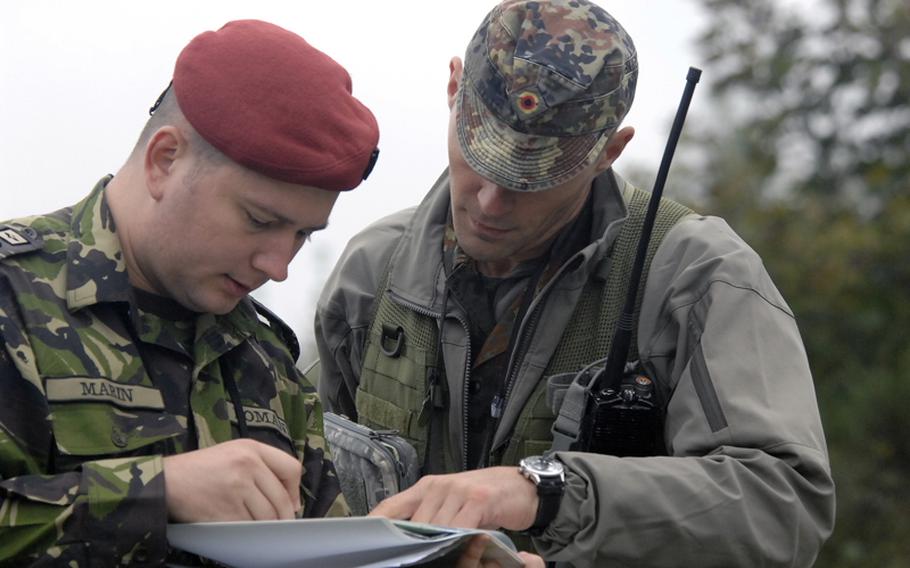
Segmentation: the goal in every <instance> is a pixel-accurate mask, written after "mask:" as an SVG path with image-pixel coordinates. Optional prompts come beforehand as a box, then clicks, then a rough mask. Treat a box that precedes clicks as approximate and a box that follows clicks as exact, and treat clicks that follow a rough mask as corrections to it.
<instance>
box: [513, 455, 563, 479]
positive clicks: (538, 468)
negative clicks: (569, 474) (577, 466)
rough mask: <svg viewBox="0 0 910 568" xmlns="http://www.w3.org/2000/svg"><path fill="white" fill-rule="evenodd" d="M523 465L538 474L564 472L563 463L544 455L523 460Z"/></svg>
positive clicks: (552, 474) (553, 474)
mask: <svg viewBox="0 0 910 568" xmlns="http://www.w3.org/2000/svg"><path fill="white" fill-rule="evenodd" d="M521 464H522V466H524V467H525V469H527V470H529V471H532V472H534V473H536V474H538V475H543V476H547V477H549V476H555V475H559V474H561V473H562V472H563V467H562V463H560V462H559V461H557V460H554V459H551V458H547V457H544V456H531V457H527V458H525V459H523V460H522V462H521Z"/></svg>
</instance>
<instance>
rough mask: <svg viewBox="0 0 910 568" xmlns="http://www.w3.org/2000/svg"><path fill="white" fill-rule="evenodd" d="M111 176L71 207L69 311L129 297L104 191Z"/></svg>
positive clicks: (128, 287) (68, 250)
mask: <svg viewBox="0 0 910 568" xmlns="http://www.w3.org/2000/svg"><path fill="white" fill-rule="evenodd" d="M112 178H113V176H111V175H107V176H105V177H103V178H102V179H101V180H100V181H99V182H98V183H97V184H95V187H94V189H92V192H91V193H90V194H89V195H88V196H87V197H86V198H85V199H83V200H82V201H80V202H79V203H77V204H76V205H75V206H73V214H72V218H71V220H70V228H71V235H72V238H71V240H70V241H69V243H68V245H67V250H66V268H67V270H66V304H67V307H68V308H69V309H70V310H78V309H80V308H84V307H86V306H91V305H93V304H98V303H101V302H128V301H129V299H130V283H129V278H128V277H127V274H126V263H125V262H124V259H123V250H122V249H121V247H120V241H119V240H118V239H117V233H116V231H115V228H114V217H113V215H111V210H110V208H109V207H108V204H107V199H106V198H105V193H104V188H105V187H106V186H107V184H108V182H110V181H111V179H112Z"/></svg>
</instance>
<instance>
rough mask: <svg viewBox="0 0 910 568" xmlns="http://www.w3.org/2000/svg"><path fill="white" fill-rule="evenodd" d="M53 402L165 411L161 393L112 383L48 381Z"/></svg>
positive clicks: (71, 379) (70, 379)
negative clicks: (106, 403)
mask: <svg viewBox="0 0 910 568" xmlns="http://www.w3.org/2000/svg"><path fill="white" fill-rule="evenodd" d="M44 390H45V395H46V396H47V400H48V401H49V402H79V401H94V402H110V403H113V404H115V405H117V406H122V407H126V408H151V409H163V408H164V399H163V398H162V397H161V392H159V391H158V389H155V388H152V387H145V386H142V385H126V384H123V383H118V382H115V381H111V380H108V379H100V378H92V377H65V378H57V379H47V381H46V382H45V384H44Z"/></svg>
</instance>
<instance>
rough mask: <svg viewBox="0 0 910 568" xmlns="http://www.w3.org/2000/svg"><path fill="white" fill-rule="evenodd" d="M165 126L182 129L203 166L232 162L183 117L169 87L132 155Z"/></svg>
mask: <svg viewBox="0 0 910 568" xmlns="http://www.w3.org/2000/svg"><path fill="white" fill-rule="evenodd" d="M165 125H174V126H177V127H178V128H180V130H181V132H183V133H184V135H185V136H186V139H187V141H188V143H189V146H190V149H191V151H192V152H193V153H194V154H195V155H196V156H197V157H198V158H200V160H199V161H200V163H201V164H205V165H209V166H214V165H219V164H222V163H227V162H229V161H230V159H229V158H228V157H227V156H225V155H224V154H223V153H222V152H221V151H220V150H218V149H217V148H215V147H214V146H212V145H211V144H209V143H208V141H206V139H205V138H203V137H202V136H200V135H199V133H198V132H197V131H196V129H195V128H193V126H192V125H191V124H190V123H189V121H188V120H187V119H186V117H184V116H183V111H181V110H180V105H179V104H178V103H177V96H176V95H174V89H173V88H172V87H168V88H167V90H165V92H164V93H162V95H161V99H160V101H159V102H158V103H157V106H156V107H155V110H154V112H152V116H150V117H149V119H148V121H146V123H145V126H144V127H143V128H142V132H140V133H139V139H138V140H137V141H136V145H135V146H134V147H133V151H132V153H133V154H136V153H138V152H141V151H142V150H143V149H145V145H146V144H148V141H149V139H150V138H151V137H152V134H154V133H155V132H156V131H157V130H158V129H159V128H161V127H162V126H165Z"/></svg>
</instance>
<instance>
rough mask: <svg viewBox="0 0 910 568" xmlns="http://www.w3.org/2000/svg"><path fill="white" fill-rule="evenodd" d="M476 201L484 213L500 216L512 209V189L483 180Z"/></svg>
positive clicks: (490, 215)
mask: <svg viewBox="0 0 910 568" xmlns="http://www.w3.org/2000/svg"><path fill="white" fill-rule="evenodd" d="M477 202H478V204H479V205H480V210H481V212H482V213H483V214H484V215H486V216H489V217H502V216H503V215H507V214H508V213H510V212H511V211H512V208H513V204H514V195H512V191H510V190H508V189H506V188H504V187H500V186H498V185H496V184H495V183H493V182H490V181H486V180H485V181H484V183H483V185H481V186H480V190H479V191H478V192H477Z"/></svg>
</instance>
